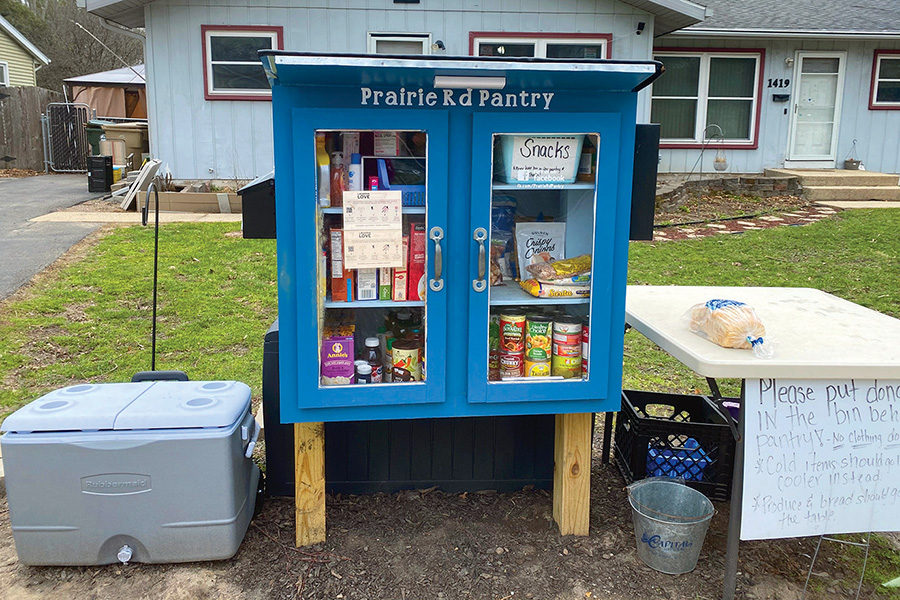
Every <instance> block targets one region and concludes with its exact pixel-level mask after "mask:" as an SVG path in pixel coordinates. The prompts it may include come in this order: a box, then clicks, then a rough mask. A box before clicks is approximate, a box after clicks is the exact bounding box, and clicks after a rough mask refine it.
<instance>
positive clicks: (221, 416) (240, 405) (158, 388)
mask: <svg viewBox="0 0 900 600" xmlns="http://www.w3.org/2000/svg"><path fill="white" fill-rule="evenodd" d="M249 406H250V387H249V386H247V385H246V384H244V383H241V382H239V381H157V382H155V383H154V384H153V387H151V388H150V389H149V390H147V391H146V392H145V393H144V394H141V395H140V396H139V397H138V398H136V399H135V400H134V402H132V403H131V404H129V405H128V407H127V408H126V409H125V410H123V411H122V412H121V413H119V415H118V417H117V418H116V423H115V429H116V430H117V431H121V430H126V429H185V428H197V427H202V428H219V427H230V426H231V425H233V424H234V423H235V422H236V421H237V420H238V419H240V418H241V417H242V416H243V414H244V412H245V411H246V410H247V408H248V407H249Z"/></svg>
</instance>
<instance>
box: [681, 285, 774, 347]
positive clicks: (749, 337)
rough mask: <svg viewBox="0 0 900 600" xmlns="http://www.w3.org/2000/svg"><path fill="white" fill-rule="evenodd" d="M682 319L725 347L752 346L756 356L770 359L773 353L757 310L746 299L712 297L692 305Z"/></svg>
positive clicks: (705, 336) (693, 328) (691, 328)
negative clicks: (744, 300)
mask: <svg viewBox="0 0 900 600" xmlns="http://www.w3.org/2000/svg"><path fill="white" fill-rule="evenodd" d="M682 320H683V321H684V322H685V323H686V324H687V326H688V328H689V329H690V330H691V331H693V332H694V333H696V334H697V335H699V336H701V337H704V338H706V339H708V340H709V341H711V342H713V343H714V344H718V345H719V346H722V347H723V348H741V349H752V350H753V355H754V356H755V357H757V358H771V357H772V355H773V353H774V345H773V344H772V340H770V339H767V338H766V328H765V326H764V325H763V324H762V321H761V320H760V318H759V316H758V315H757V314H756V311H755V310H753V308H752V307H751V306H750V305H748V304H744V303H743V302H738V301H737V300H721V299H714V300H709V301H707V302H704V303H702V304H696V305H694V306H692V307H691V308H690V310H688V311H687V312H686V313H684V316H683V317H682Z"/></svg>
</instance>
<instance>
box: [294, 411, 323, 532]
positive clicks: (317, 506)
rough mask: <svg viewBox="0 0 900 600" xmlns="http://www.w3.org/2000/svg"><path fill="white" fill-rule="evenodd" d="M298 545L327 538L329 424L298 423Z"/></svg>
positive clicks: (295, 443) (296, 471)
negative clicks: (326, 449) (327, 448)
mask: <svg viewBox="0 0 900 600" xmlns="http://www.w3.org/2000/svg"><path fill="white" fill-rule="evenodd" d="M294 483H295V490H294V502H295V504H296V519H297V546H309V545H310V544H316V543H318V542H324V541H325V424H324V423H295V424H294Z"/></svg>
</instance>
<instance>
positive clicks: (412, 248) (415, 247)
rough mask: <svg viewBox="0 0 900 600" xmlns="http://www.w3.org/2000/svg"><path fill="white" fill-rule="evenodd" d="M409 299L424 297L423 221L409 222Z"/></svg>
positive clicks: (407, 295)
mask: <svg viewBox="0 0 900 600" xmlns="http://www.w3.org/2000/svg"><path fill="white" fill-rule="evenodd" d="M407 264H408V266H407V272H408V275H407V278H408V284H407V285H408V288H407V292H406V297H407V298H408V299H409V300H424V299H425V285H426V283H425V223H410V224H409V262H408V263H407Z"/></svg>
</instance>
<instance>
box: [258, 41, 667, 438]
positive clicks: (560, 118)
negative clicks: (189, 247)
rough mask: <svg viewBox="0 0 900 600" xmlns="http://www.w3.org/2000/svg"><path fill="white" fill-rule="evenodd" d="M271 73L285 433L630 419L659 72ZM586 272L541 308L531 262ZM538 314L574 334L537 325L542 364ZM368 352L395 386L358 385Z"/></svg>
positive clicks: (608, 67) (509, 64) (317, 67)
mask: <svg viewBox="0 0 900 600" xmlns="http://www.w3.org/2000/svg"><path fill="white" fill-rule="evenodd" d="M261 58H262V61H263V65H264V67H265V69H266V71H267V74H268V76H269V79H270V82H271V85H272V102H273V119H274V130H275V164H276V170H277V172H278V177H277V179H276V192H277V197H278V198H279V201H278V203H277V204H276V211H277V222H278V236H277V253H278V298H279V315H280V321H281V323H280V356H279V359H280V397H281V419H282V421H283V422H285V423H314V422H328V421H356V420H379V419H406V418H433V417H461V416H488V415H521V414H564V413H592V412H603V411H609V410H613V411H614V410H618V408H619V398H620V393H621V378H622V332H623V326H624V309H625V275H626V268H627V258H628V234H629V216H630V215H629V212H630V206H631V183H632V161H633V156H634V135H635V133H634V132H635V120H636V105H637V93H636V92H637V91H638V90H639V89H641V88H642V87H644V86H646V85H648V84H649V83H650V82H651V81H652V80H653V79H654V78H655V77H656V76H658V75H659V73H660V72H661V66H660V65H659V63H656V62H617V61H605V60H604V61H579V62H577V63H573V62H559V61H553V60H535V59H527V60H514V59H499V60H497V59H483V58H467V57H459V58H455V57H441V58H431V57H428V58H423V59H411V58H400V57H391V56H351V55H328V56H325V55H315V54H307V53H292V52H279V51H264V52H261ZM351 163H355V164H351ZM344 171H347V172H350V171H352V175H351V176H350V177H343V176H342V173H343V172H344ZM360 180H361V182H360V183H359V184H354V182H356V181H360ZM370 184H371V185H373V187H374V188H377V189H378V190H379V191H381V192H385V193H384V194H382V195H378V194H371V195H369V196H367V195H366V194H365V192H366V191H367V190H369V189H370ZM348 188H352V191H351V189H348ZM357 190H361V192H362V193H358V192H357ZM370 198H371V201H370V200H369V199H370ZM367 202H368V203H369V204H367ZM354 211H355V212H354ZM367 211H371V214H370V213H369V212H367ZM379 211H382V212H379ZM361 214H362V215H363V216H364V217H366V218H368V219H369V221H365V220H364V219H360V218H359V215H361ZM352 215H356V217H353V219H355V220H352V219H351V216H352ZM366 215H368V216H366ZM379 215H382V216H384V215H389V216H388V217H386V218H385V219H384V220H379V219H378V216H379ZM360 228H362V229H360ZM385 236H387V237H385ZM359 240H364V241H366V242H368V241H372V244H371V245H367V244H363V243H359ZM401 240H405V241H401ZM376 242H377V244H376ZM357 243H358V245H356V244H357ZM404 244H408V246H407V245H404ZM376 246H377V248H376ZM398 256H400V257H401V258H402V260H401V262H397V260H398V259H397V257H398ZM579 256H580V257H582V259H581V263H580V264H581V268H580V269H573V270H571V271H564V272H562V273H561V274H559V275H558V276H557V275H556V274H554V276H553V277H550V278H549V279H548V278H547V276H546V273H545V274H544V276H542V277H541V278H540V279H542V281H543V282H542V283H540V284H538V283H537V282H536V281H533V282H532V284H531V287H533V288H535V289H536V290H537V289H540V292H536V293H539V294H541V296H534V295H532V294H530V293H529V292H527V291H526V290H525V289H523V287H521V286H520V285H519V283H517V281H516V278H517V277H518V278H520V279H522V280H526V279H530V278H532V277H533V276H532V274H531V273H530V272H529V271H528V270H527V269H525V268H524V267H525V266H526V264H528V263H532V262H541V261H546V260H548V259H557V260H563V259H572V258H575V257H579ZM585 256H587V257H590V262H589V263H585V260H586V259H585V258H583V257H585ZM379 261H381V262H379ZM403 263H405V265H403ZM551 264H552V263H551ZM585 264H589V265H590V266H589V267H588V268H589V273H587V274H585V273H584V271H585V270H587V269H586V268H585V267H584V265H585ZM347 265H351V266H352V265H364V266H361V267H359V268H358V269H354V268H349V267H348V266H347ZM387 265H394V266H393V267H388V266H387ZM546 266H547V265H545V267H546ZM404 268H405V273H404V272H403V270H404ZM575 271H579V273H578V274H576V276H575V277H574V279H575V281H574V282H573V281H571V280H572V279H573V277H571V275H573V274H574V273H575ZM588 275H589V277H588ZM404 277H405V282H404ZM567 277H568V279H569V280H570V281H563V280H564V279H566V278H567ZM501 278H502V283H501V281H500V279H501ZM548 281H551V283H547V282H548ZM573 283H574V284H575V285H564V284H573ZM495 284H499V285H495ZM588 293H589V295H588ZM522 317H526V318H527V319H528V320H529V321H535V322H543V323H551V322H552V323H557V324H558V325H559V327H560V328H561V329H560V333H559V334H558V335H559V337H558V339H556V342H558V344H557V343H556V342H553V341H552V340H553V339H554V338H553V335H554V334H553V326H552V325H550V326H548V325H545V326H544V327H549V329H547V330H546V331H545V332H543V333H541V330H540V329H534V330H531V331H532V333H533V335H531V336H529V337H528V342H529V344H532V342H533V345H534V350H532V349H531V346H529V351H528V356H529V357H530V358H529V360H528V363H527V365H526V364H525V362H524V361H525V358H526V357H524V356H523V355H522V354H520V351H521V350H522V349H523V348H522V346H524V343H525V341H526V340H525V330H524V324H521V321H520V319H521V318H522ZM501 319H502V320H503V327H501V324H500V320H501ZM564 324H568V325H567V326H568V327H569V328H570V330H569V331H568V332H565V331H562V330H563V329H565V326H564ZM573 324H574V327H575V329H577V328H578V327H580V326H581V324H585V325H589V339H588V341H586V342H584V343H582V336H581V335H580V334H578V333H573V332H572V331H573V330H571V327H573ZM537 327H540V324H539V323H538V325H537ZM498 330H501V331H502V333H501V334H498ZM535 332H537V333H535ZM542 335H543V337H542ZM367 338H374V341H372V342H371V346H372V349H373V350H374V352H375V353H376V354H377V358H376V356H375V355H373V356H369V359H370V360H369V361H368V362H369V363H370V364H371V365H373V366H374V367H375V368H374V369H373V373H375V372H377V371H378V370H379V369H378V368H377V367H378V366H379V365H382V364H383V368H382V369H381V372H382V378H383V379H387V378H388V374H389V373H390V374H391V375H392V376H393V379H394V381H391V382H386V381H383V382H381V383H377V384H369V385H360V384H353V383H351V381H353V380H354V379H355V378H356V373H355V372H354V368H353V366H350V367H349V370H348V366H347V364H348V362H350V361H353V360H354V359H358V358H359V357H360V356H363V358H364V359H365V356H366V353H367V351H368V348H367V347H366V339H367ZM576 338H577V342H578V343H577V344H576ZM551 344H552V346H551ZM323 346H324V347H325V351H324V352H323ZM388 346H390V354H391V356H392V357H393V359H392V360H390V359H388V360H385V359H384V356H383V355H384V354H385V353H386V352H385V351H386V350H387V349H388ZM539 346H540V347H545V350H546V353H547V357H546V358H544V359H542V357H540V356H536V355H535V354H534V352H537V353H540V351H541V350H540V348H539ZM576 346H577V347H578V350H577V351H576ZM557 351H558V355H559V357H560V358H559V363H558V365H557V363H556V362H555V361H556V360H557V359H556V357H553V358H550V356H551V355H554V354H557ZM576 352H577V353H579V355H581V354H583V356H582V358H581V360H582V361H583V362H584V363H586V366H585V368H584V369H583V370H582V369H581V368H580V367H577V366H573V365H575V364H576V358H575V357H574V356H570V355H573V354H575V353H576ZM563 357H569V358H568V360H567V359H565V358H563ZM531 358H534V360H533V361H532V360H531ZM501 359H502V365H500V368H499V369H498V362H500V361H501ZM548 359H549V360H548ZM417 363H421V364H417ZM532 363H535V364H532ZM526 366H527V367H528V371H527V372H528V373H534V374H535V376H531V375H529V376H525V373H526V370H525V367H526ZM557 366H559V368H558V369H557ZM361 373H366V375H362V376H360V378H359V379H361V380H362V379H366V378H367V377H368V375H367V368H366V367H365V366H364V367H362V368H361ZM538 374H540V376H538ZM376 377H377V375H376ZM397 380H402V381H397Z"/></svg>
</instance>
